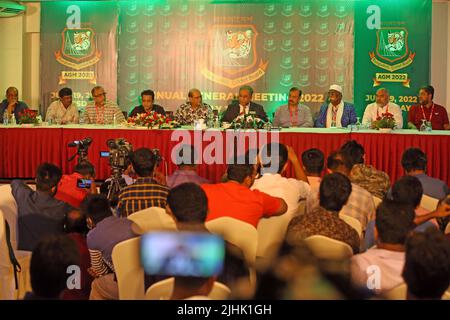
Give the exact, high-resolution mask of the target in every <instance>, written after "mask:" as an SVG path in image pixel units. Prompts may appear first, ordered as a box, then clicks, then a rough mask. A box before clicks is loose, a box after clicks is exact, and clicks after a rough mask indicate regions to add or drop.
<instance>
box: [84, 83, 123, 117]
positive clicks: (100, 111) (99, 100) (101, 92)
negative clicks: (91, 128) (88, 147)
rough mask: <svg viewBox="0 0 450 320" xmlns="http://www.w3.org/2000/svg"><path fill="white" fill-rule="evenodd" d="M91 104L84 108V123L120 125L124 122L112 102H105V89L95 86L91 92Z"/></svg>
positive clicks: (117, 108) (120, 111)
mask: <svg viewBox="0 0 450 320" xmlns="http://www.w3.org/2000/svg"><path fill="white" fill-rule="evenodd" d="M91 93H92V97H93V98H94V102H93V103H89V104H88V105H87V106H86V113H85V119H84V121H85V123H91V124H100V125H101V124H114V117H115V120H116V121H115V123H116V124H120V123H122V122H124V121H125V117H124V115H123V113H122V110H120V108H119V107H118V106H117V104H115V103H114V102H111V101H107V100H106V92H105V89H103V87H101V86H96V87H94V88H92V90H91Z"/></svg>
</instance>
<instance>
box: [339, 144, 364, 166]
mask: <svg viewBox="0 0 450 320" xmlns="http://www.w3.org/2000/svg"><path fill="white" fill-rule="evenodd" d="M340 151H341V153H344V154H345V155H346V157H347V158H348V159H349V161H350V162H351V163H352V166H353V165H355V164H360V163H364V147H363V146H362V145H361V144H359V143H358V142H357V141H356V140H350V141H347V142H346V143H344V144H343V145H342V147H341V150H340Z"/></svg>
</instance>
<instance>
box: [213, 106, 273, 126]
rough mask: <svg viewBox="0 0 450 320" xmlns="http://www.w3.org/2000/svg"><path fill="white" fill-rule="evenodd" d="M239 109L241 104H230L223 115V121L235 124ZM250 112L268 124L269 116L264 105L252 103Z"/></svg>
mask: <svg viewBox="0 0 450 320" xmlns="http://www.w3.org/2000/svg"><path fill="white" fill-rule="evenodd" d="M239 109H240V108H239V103H232V104H230V105H229V106H228V108H227V111H225V113H224V114H223V117H222V121H224V122H233V120H234V119H235V118H236V117H237V116H238V115H239V111H240V110H239ZM249 111H255V112H256V116H257V117H258V118H260V119H261V120H264V121H266V122H267V120H268V119H267V114H266V112H265V111H264V107H263V106H262V105H260V104H257V103H254V102H250V108H249Z"/></svg>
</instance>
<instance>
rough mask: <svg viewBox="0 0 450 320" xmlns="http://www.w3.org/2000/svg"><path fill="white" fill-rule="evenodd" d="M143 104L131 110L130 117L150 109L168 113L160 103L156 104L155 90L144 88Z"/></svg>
mask: <svg viewBox="0 0 450 320" xmlns="http://www.w3.org/2000/svg"><path fill="white" fill-rule="evenodd" d="M141 101H142V102H141V105H140V106H137V107H134V108H133V110H131V112H130V117H135V116H137V115H138V114H140V113H147V112H150V111H155V112H156V113H159V114H162V115H163V116H164V115H166V112H165V111H164V108H163V107H161V106H160V105H158V104H154V103H153V102H154V101H155V93H154V92H153V90H144V91H142V92H141Z"/></svg>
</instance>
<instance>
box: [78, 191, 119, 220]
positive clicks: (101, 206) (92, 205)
mask: <svg viewBox="0 0 450 320" xmlns="http://www.w3.org/2000/svg"><path fill="white" fill-rule="evenodd" d="M81 212H82V213H83V214H84V215H86V217H87V218H88V219H91V220H92V222H93V223H94V224H97V223H99V222H100V221H102V220H103V219H105V218H108V217H110V216H111V215H112V211H111V206H110V203H109V200H108V198H107V197H106V196H105V195H103V194H89V195H87V196H86V198H84V200H83V202H82V203H81Z"/></svg>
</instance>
